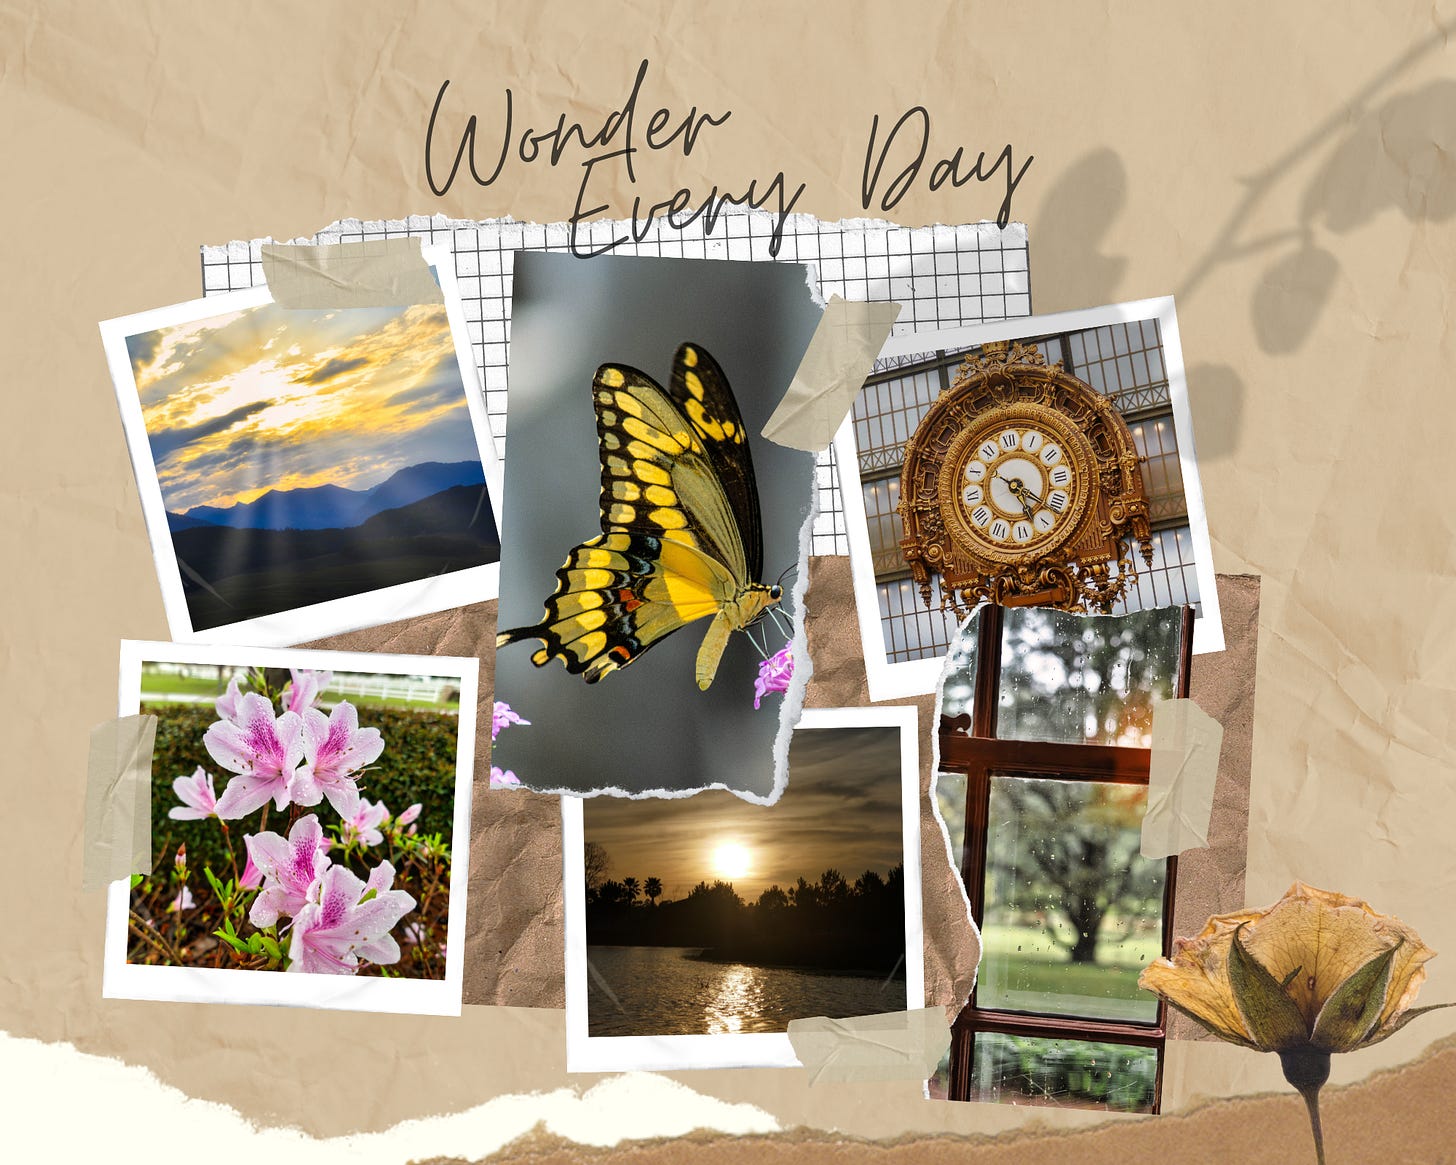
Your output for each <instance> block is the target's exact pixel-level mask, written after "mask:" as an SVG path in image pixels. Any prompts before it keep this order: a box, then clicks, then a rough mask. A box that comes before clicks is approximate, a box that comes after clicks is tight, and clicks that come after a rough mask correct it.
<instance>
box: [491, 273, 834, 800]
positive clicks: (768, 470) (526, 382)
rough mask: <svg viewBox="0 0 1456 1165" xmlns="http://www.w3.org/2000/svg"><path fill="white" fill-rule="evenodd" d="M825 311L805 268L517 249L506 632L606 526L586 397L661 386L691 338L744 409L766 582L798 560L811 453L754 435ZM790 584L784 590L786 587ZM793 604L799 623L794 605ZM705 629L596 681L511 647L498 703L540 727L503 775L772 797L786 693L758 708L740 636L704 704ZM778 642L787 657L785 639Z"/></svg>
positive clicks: (752, 663)
mask: <svg viewBox="0 0 1456 1165" xmlns="http://www.w3.org/2000/svg"><path fill="white" fill-rule="evenodd" d="M819 317H820V310H819V308H818V307H816V306H815V304H814V302H813V298H812V296H811V295H810V293H809V289H808V285H807V282H806V277H805V269H804V268H803V267H800V266H797V265H793V264H779V263H741V262H726V261H713V260H696V259H639V258H626V257H614V256H604V257H599V258H595V259H593V260H591V261H590V262H585V261H582V260H578V259H574V258H572V257H570V256H565V255H544V254H529V253H521V254H518V255H517V257H516V266H515V294H514V306H513V320H512V325H511V382H510V396H509V409H510V412H509V422H508V427H509V431H510V456H509V457H508V458H507V459H506V468H505V497H504V505H503V514H502V520H501V542H502V546H503V548H504V549H503V550H502V555H501V580H500V621H499V626H500V627H501V629H503V630H504V629H506V628H512V627H521V626H527V625H531V624H534V623H536V622H538V621H539V620H540V618H541V615H542V610H543V603H544V600H545V599H546V596H547V595H549V594H550V593H551V592H552V591H553V590H554V589H555V585H556V570H557V568H558V567H560V566H561V564H562V562H563V561H564V560H565V558H566V553H567V551H568V550H570V549H571V547H573V546H575V545H576V544H577V543H579V542H584V541H586V540H587V539H589V538H592V537H595V536H596V535H597V534H599V533H600V532H601V523H600V519H599V517H598V508H597V501H598V496H599V493H600V484H601V474H600V462H599V459H598V453H597V433H596V417H595V413H594V411H593V409H592V399H591V384H592V378H593V376H594V375H595V374H596V370H597V368H598V367H599V366H600V365H601V364H604V363H608V362H611V363H619V364H629V365H632V366H633V367H635V368H638V369H640V370H641V371H643V372H645V373H647V374H648V375H649V376H651V377H652V378H653V379H654V380H656V381H657V382H658V383H659V384H662V385H663V386H664V387H666V385H667V381H668V378H669V375H670V370H671V365H672V356H673V353H674V352H675V351H676V350H677V347H678V345H679V344H681V343H682V342H683V341H685V340H691V341H693V342H694V343H697V344H699V345H701V346H702V347H704V348H706V349H707V350H708V351H709V352H710V353H712V355H713V357H714V358H715V359H716V360H717V361H718V363H719V364H720V365H721V366H722V367H723V370H724V373H725V374H726V375H727V377H728V381H729V383H730V384H731V385H732V387H733V391H734V395H735V396H736V397H737V399H738V406H739V408H740V409H741V410H742V412H743V420H744V423H745V424H746V425H747V427H748V432H749V434H750V444H751V448H752V453H753V467H754V471H755V474H756V475H757V478H758V491H759V501H760V506H761V509H762V518H763V540H764V568H763V569H764V574H765V576H767V581H770V582H772V581H773V580H775V579H777V578H778V576H779V574H780V572H781V571H783V570H784V569H785V568H786V567H788V566H791V565H793V564H794V563H795V562H797V561H798V557H799V546H800V532H801V529H802V527H803V524H804V522H805V520H806V519H807V518H808V515H809V509H810V503H811V497H812V491H813V474H814V458H813V456H812V455H811V454H808V453H801V452H798V451H796V450H793V449H786V448H784V447H782V446H779V445H775V444H773V443H772V442H770V441H767V440H765V439H763V438H762V437H760V436H759V435H758V434H759V431H760V429H761V428H762V427H763V424H764V422H765V421H766V420H767V419H768V417H769V416H770V414H771V413H772V412H773V409H774V407H775V406H776V405H777V403H778V401H779V399H780V397H781V396H782V395H783V393H784V390H785V389H786V388H787V387H788V385H789V381H790V380H791V379H792V378H793V374H794V371H795V370H796V369H797V368H798V366H799V361H800V359H801V358H802V357H803V353H804V350H805V348H807V347H808V343H809V339H810V337H811V336H812V335H813V332H814V329H815V327H816V326H817V324H818V321H819ZM792 583H793V580H792V579H790V580H786V590H788V591H791V590H792ZM784 610H785V614H787V615H790V616H792V614H793V603H792V600H791V598H788V597H786V598H785V601H784ZM707 627H708V621H707V620H706V619H704V620H699V621H698V622H695V623H691V624H688V625H687V626H686V627H684V628H682V629H681V630H679V631H677V632H675V633H674V634H673V635H671V636H669V637H668V638H667V639H666V640H663V641H662V642H660V643H658V644H657V645H656V646H655V647H653V648H652V649H651V650H650V651H649V652H647V654H646V655H645V656H644V657H642V658H640V659H639V660H637V661H636V662H635V663H633V664H632V666H630V667H628V668H624V669H622V670H620V671H617V672H614V673H612V674H611V675H608V676H607V677H605V678H604V679H603V680H602V681H601V682H600V683H596V684H587V683H586V682H585V681H584V680H582V678H581V677H580V676H575V675H571V674H569V673H568V672H567V671H566V670H565V669H564V668H563V667H562V666H561V665H560V664H559V663H556V662H553V663H551V664H550V665H549V666H547V667H544V668H538V667H536V666H535V665H533V664H532V663H531V659H530V657H531V655H532V652H533V650H534V647H533V645H532V644H529V643H518V644H514V645H512V646H510V647H507V648H504V649H502V650H501V651H500V652H499V653H498V654H497V657H496V676H495V697H496V699H498V700H504V701H506V702H507V703H509V704H510V705H511V706H512V707H513V708H514V709H515V710H516V711H517V712H518V713H519V714H520V715H522V716H524V717H525V718H526V719H527V720H529V721H531V724H530V725H529V726H516V727H512V728H509V729H507V730H506V731H504V732H502V733H501V735H500V738H499V739H498V740H497V741H496V742H495V746H494V751H493V755H492V763H494V764H496V765H499V766H500V767H501V768H504V769H509V770H511V771H513V772H514V773H515V774H516V776H517V777H518V778H519V779H520V780H521V782H522V783H523V784H524V785H526V786H528V787H530V788H534V789H541V790H569V791H573V792H588V791H591V790H594V789H604V788H615V789H620V790H622V791H624V792H628V793H641V792H647V791H651V790H658V789H662V790H674V791H675V790H687V789H698V788H703V787H705V786H708V785H713V784H721V785H724V786H725V787H727V788H729V789H732V790H733V791H735V792H742V793H749V794H751V795H753V796H755V797H766V796H768V795H769V794H771V793H772V791H773V784H774V758H773V749H774V741H775V737H776V735H777V733H778V722H779V708H780V705H781V701H782V699H783V698H782V697H781V696H778V695H773V696H769V697H768V698H767V699H766V700H765V701H764V704H763V707H762V708H761V709H760V710H758V711H754V707H753V681H754V678H755V677H756V676H757V674H758V663H759V656H758V653H757V651H756V650H755V649H754V647H753V645H752V644H751V643H749V642H748V640H747V637H746V636H744V635H741V634H735V635H733V636H732V638H731V640H730V642H729V645H728V649H727V651H726V652H725V653H724V656H723V661H722V663H721V665H720V666H719V668H718V674H717V678H716V679H715V680H714V682H713V686H712V687H711V688H709V690H708V691H707V692H700V691H699V690H698V687H697V684H696V682H695V680H694V664H695V660H696V656H697V651H698V647H699V645H700V644H701V642H702V638H703V634H704V632H705V631H706V630H707ZM768 632H769V639H770V650H774V649H776V648H777V646H779V645H780V644H781V639H780V637H779V635H778V633H777V632H776V631H774V630H773V629H772V628H771V627H770V628H769V629H768ZM533 642H534V641H533Z"/></svg>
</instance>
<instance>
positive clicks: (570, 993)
mask: <svg viewBox="0 0 1456 1165" xmlns="http://www.w3.org/2000/svg"><path fill="white" fill-rule="evenodd" d="M826 728H898V729H899V730H900V793H901V796H900V801H901V807H902V812H901V845H902V847H903V850H904V864H905V1006H906V1009H907V1010H916V1009H919V1008H921V1007H923V1006H924V1005H925V1004H924V997H925V950H924V921H923V910H924V907H923V903H922V898H921V890H920V801H921V795H920V760H919V757H920V748H919V727H918V721H917V712H916V709H915V708H913V707H910V706H906V705H898V706H890V707H881V708H806V709H804V712H803V715H802V716H801V717H800V719H799V722H798V724H797V725H796V726H795V728H794V731H795V732H799V731H805V732H814V731H819V730H822V729H826ZM789 780H790V782H791V783H792V780H793V776H792V774H790V778H789ZM582 800H583V799H582V798H581V797H575V796H568V797H562V798H561V827H562V851H563V861H562V877H563V879H564V897H565V907H566V1070H567V1071H568V1072H619V1071H631V1070H639V1071H649V1072H671V1071H682V1070H688V1069H695V1068H797V1067H800V1064H799V1061H798V1059H797V1058H796V1057H795V1056H794V1049H793V1046H792V1044H791V1043H790V1042H789V1037H788V1034H787V1033H785V1032H759V1033H751V1034H746V1035H730V1034H725V1035H686V1036H685V1035H664V1036H593V1035H590V1034H589V1029H588V1026H587V1023H588V1017H587V966H586V891H585V879H586V872H585V865H584V861H583V845H584V838H583V831H582ZM804 1018H808V1017H807V1016H806V1017H804Z"/></svg>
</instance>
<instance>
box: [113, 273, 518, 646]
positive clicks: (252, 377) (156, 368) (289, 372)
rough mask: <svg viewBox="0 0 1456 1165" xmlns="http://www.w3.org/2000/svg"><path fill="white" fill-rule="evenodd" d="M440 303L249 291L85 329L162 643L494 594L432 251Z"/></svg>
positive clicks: (466, 371) (318, 631)
mask: <svg viewBox="0 0 1456 1165" xmlns="http://www.w3.org/2000/svg"><path fill="white" fill-rule="evenodd" d="M423 253H424V257H425V259H426V261H427V262H428V263H429V264H430V265H431V269H432V270H433V272H434V274H435V276H436V279H437V280H438V282H439V284H440V287H441V289H442V291H443V292H444V300H445V302H444V304H416V305H414V306H410V307H370V308H334V309H329V310H322V309H317V310H316V309H285V308H281V307H279V306H277V305H276V304H275V303H273V300H272V298H271V296H270V295H269V293H268V290H267V289H266V288H262V287H260V288H255V289H253V290H250V291H238V292H230V293H228V294H225V295H218V296H214V297H212V298H209V299H200V300H194V301H192V302H191V303H184V304H178V305H176V306H174V307H166V308H159V309H157V310H154V311H148V312H142V313H141V314H139V315H133V316H126V317H123V318H121V319H114V320H107V321H106V322H104V323H103V324H102V325H101V336H102V341H103V343H104V345H105V348H106V356H107V362H108V364H109V366H110V369H111V376H112V380H113V381H114V382H115V385H116V392H117V401H118V403H119V405H120V408H121V418H122V425H123V428H124V429H125V431H126V439H127V444H128V447H129V449H130V453H131V459H132V465H133V468H134V469H135V471H136V479H137V488H138V490H139V492H140V494H141V499H142V509H143V512H144V514H145V517H146V523H147V531H148V535H149V536H150V538H151V543H152V554H153V557H154V558H155V559H156V563H157V574H158V577H159V579H160V582H161V587H162V601H163V604H164V606H165V608H166V613H167V622H168V626H169V628H170V630H171V633H172V637H173V638H174V639H175V640H177V641H178V642H211V643H230V644H237V645H245V646H247V645H252V646H262V647H267V646H272V647H278V646H285V645H287V644H291V643H298V642H300V641H303V640H308V639H318V638H321V637H323V636H326V635H333V634H337V633H339V632H344V631H351V630H355V629H357V628H360V627H366V626H373V625H377V624H380V623H385V622H390V621H392V620H396V619H404V618H408V617H410V616H413V615H421V614H426V613H428V612H431V611H439V610H444V609H446V608H449V607H458V606H461V605H463V604H466V603H472V602H478V601H480V600H483V599H488V598H493V597H495V595H496V593H497V590H498V586H499V559H500V536H499V533H498V516H499V513H500V509H499V506H500V485H501V478H500V468H499V465H498V462H497V460H496V453H495V443H494V441H493V440H492V439H491V433H490V425H489V422H488V420H487V417H486V412H485V404H484V401H483V399H482V397H481V391H480V384H479V380H478V379H477V377H476V373H475V361H474V357H473V356H472V354H471V348H470V340H469V336H468V334H467V331H466V326H465V318H464V314H463V312H462V311H461V307H460V295H459V292H458V290H457V287H456V282H455V275H454V270H453V266H452V264H451V262H450V257H449V252H448V249H447V248H443V247H428V246H427V247H424V248H423Z"/></svg>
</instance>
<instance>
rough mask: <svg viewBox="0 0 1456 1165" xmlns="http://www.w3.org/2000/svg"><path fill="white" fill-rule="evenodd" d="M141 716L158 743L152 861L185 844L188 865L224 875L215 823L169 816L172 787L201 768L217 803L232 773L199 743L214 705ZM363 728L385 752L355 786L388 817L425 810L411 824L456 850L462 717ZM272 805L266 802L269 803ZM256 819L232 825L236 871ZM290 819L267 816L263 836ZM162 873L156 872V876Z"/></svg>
mask: <svg viewBox="0 0 1456 1165" xmlns="http://www.w3.org/2000/svg"><path fill="white" fill-rule="evenodd" d="M142 710H143V711H145V712H150V713H152V714H153V715H155V716H156V717H157V742H156V747H155V749H154V751H153V753H152V853H153V854H154V855H159V856H160V855H166V857H167V860H170V859H171V856H172V855H173V854H174V853H175V852H176V849H177V846H178V845H179V844H184V843H185V844H186V846H187V857H188V863H189V864H190V865H192V866H194V867H199V868H200V867H201V865H202V864H203V863H210V864H211V865H212V867H213V870H214V872H216V873H219V874H221V873H222V872H223V871H225V870H227V869H228V868H229V866H228V857H227V847H226V846H225V845H224V843H223V840H222V831H221V830H220V829H219V828H218V825H217V822H216V821H214V820H211V819H208V820H205V821H173V820H172V819H171V818H170V817H168V816H167V811H168V810H169V809H171V808H172V807H173V806H175V805H180V804H181V802H180V801H179V800H178V799H177V795H176V793H174V792H173V791H172V782H173V781H174V780H176V779H177V778H178V777H181V776H191V775H192V773H193V772H194V770H196V768H197V766H198V765H201V766H202V767H203V768H204V769H205V770H207V771H208V772H210V773H211V774H212V777H213V787H214V788H215V789H216V790H217V792H218V795H219V796H221V794H222V791H223V789H224V788H225V787H226V786H227V782H228V778H229V777H231V776H232V774H231V773H229V772H227V771H226V770H225V769H223V768H222V767H221V766H220V765H219V764H218V763H217V762H216V761H214V760H213V759H212V757H211V756H209V755H208V752H207V749H206V748H205V747H203V744H202V737H203V734H204V733H206V731H207V729H208V728H209V726H211V725H212V724H213V723H214V722H215V721H216V720H217V713H216V712H215V711H214V710H213V707H212V705H211V704H144V705H143V709H142ZM359 723H360V726H361V727H363V728H377V729H379V731H380V732H381V733H382V734H383V736H384V752H383V753H382V754H381V755H380V757H379V759H378V760H377V761H376V762H375V763H374V764H373V765H371V766H370V767H369V769H368V770H367V771H366V772H365V773H364V774H363V776H362V777H361V778H360V782H359V788H360V791H361V793H363V795H364V796H365V797H367V798H368V799H369V801H370V802H375V801H379V800H381V799H382V800H383V801H384V803H385V804H386V805H387V806H388V807H389V811H390V812H391V813H401V812H403V811H404V810H405V809H407V808H409V806H411V805H413V804H414V803H415V802H416V801H418V802H419V803H420V804H421V805H422V806H423V809H422V811H421V813H420V816H419V819H418V820H417V821H416V822H415V826H416V828H417V829H418V830H419V831H420V832H421V833H443V834H444V835H445V838H446V840H447V841H450V842H452V843H453V840H454V839H453V837H452V831H451V823H452V822H453V820H454V813H455V749H456V743H457V740H456V738H457V735H458V732H459V717H458V716H456V715H454V714H453V713H449V712H436V711H428V712H420V711H405V710H402V709H394V708H368V709H362V708H361V709H360V712H359ZM270 804H271V802H270ZM316 811H317V812H318V814H319V820H320V821H322V822H323V824H324V827H325V828H326V829H327V827H328V826H329V825H331V824H334V823H336V822H337V821H338V814H336V813H335V812H334V811H333V809H332V807H331V806H330V805H329V803H328V802H327V801H323V802H320V804H319V806H318V807H317V810H316ZM258 817H259V815H258V814H257V813H252V814H249V815H248V817H247V818H245V819H243V820H241V821H238V822H233V823H230V824H231V827H232V831H233V844H234V848H235V849H236V851H237V858H238V868H239V869H241V868H242V863H243V860H244V854H243V844H242V840H243V839H242V834H243V833H244V832H251V831H253V830H254V829H256V827H257V823H258ZM287 823H288V815H287V811H285V812H284V813H281V814H280V813H278V812H276V811H274V810H271V809H270V811H269V820H268V828H269V830H270V831H273V832H282V831H284V830H285V829H286V827H287ZM159 872H160V871H159Z"/></svg>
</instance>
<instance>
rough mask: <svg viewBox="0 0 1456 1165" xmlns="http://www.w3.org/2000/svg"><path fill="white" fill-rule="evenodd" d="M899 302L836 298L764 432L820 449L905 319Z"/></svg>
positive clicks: (790, 445) (806, 448) (784, 442)
mask: <svg viewBox="0 0 1456 1165" xmlns="http://www.w3.org/2000/svg"><path fill="white" fill-rule="evenodd" d="M901 310H902V309H901V306H900V305H899V304H898V303H861V302H859V301H854V302H851V301H849V300H845V299H841V298H840V297H839V296H837V295H833V296H830V298H829V306H828V307H826V308H825V309H824V315H823V316H822V317H821V318H820V320H819V326H818V327H817V328H815V329H814V335H813V338H811V339H810V341H809V347H808V348H807V349H806V350H805V352H804V358H803V360H801V361H800V362H799V369H798V371H797V372H795V373H794V379H793V380H792V381H790V382H789V387H788V391H787V392H785V393H784V398H783V400H781V401H779V404H778V408H776V409H774V412H773V416H771V417H769V419H768V422H767V423H766V424H765V425H764V427H763V435H764V436H765V437H767V438H768V439H769V440H770V441H772V442H774V444H776V445H784V446H787V447H788V448H790V449H803V450H804V451H805V452H808V453H818V452H819V451H820V450H821V449H825V448H827V447H828V445H829V443H830V442H831V441H833V440H834V434H835V432H836V431H837V430H838V429H839V426H840V424H841V423H842V422H843V421H844V417H845V414H846V413H848V412H849V407H850V405H852V404H854V398H855V397H856V396H858V395H859V390H860V388H861V387H863V385H864V382H865V377H867V376H868V375H869V374H870V371H871V370H872V369H873V368H874V364H875V357H877V356H878V355H879V354H880V349H881V348H883V347H884V346H885V341H886V340H887V339H889V336H890V328H891V327H892V326H893V325H894V323H895V321H896V320H897V319H898V318H899V316H900V312H901Z"/></svg>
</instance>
